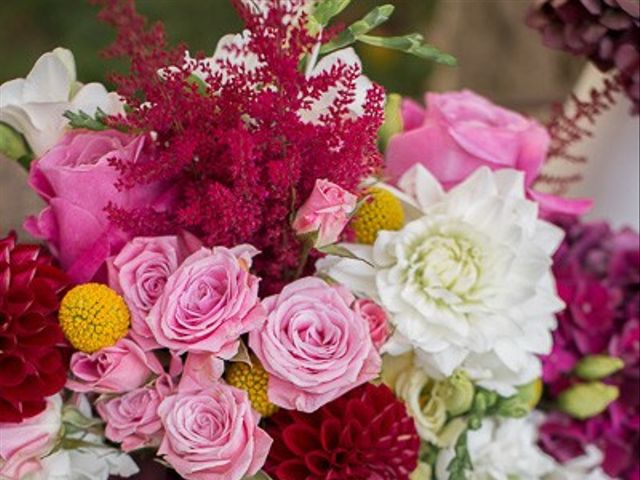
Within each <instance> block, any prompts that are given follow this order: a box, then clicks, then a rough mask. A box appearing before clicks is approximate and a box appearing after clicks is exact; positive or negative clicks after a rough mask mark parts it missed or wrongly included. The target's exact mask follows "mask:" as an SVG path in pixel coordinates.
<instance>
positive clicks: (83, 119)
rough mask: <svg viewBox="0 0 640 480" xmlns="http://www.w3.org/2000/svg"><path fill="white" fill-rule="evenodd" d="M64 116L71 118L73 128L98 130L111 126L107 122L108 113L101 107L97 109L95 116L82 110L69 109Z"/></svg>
mask: <svg viewBox="0 0 640 480" xmlns="http://www.w3.org/2000/svg"><path fill="white" fill-rule="evenodd" d="M63 116H64V117H65V118H68V119H69V126H70V127H71V128H86V129H87V130H96V131H100V130H107V129H108V128H109V127H108V126H107V125H106V123H105V120H106V118H107V114H106V113H104V112H103V111H102V110H101V109H100V108H98V109H97V110H96V114H95V116H93V117H92V116H91V115H89V114H88V113H86V112H84V111H82V110H80V111H79V112H72V111H71V110H67V111H66V112H64V115H63Z"/></svg>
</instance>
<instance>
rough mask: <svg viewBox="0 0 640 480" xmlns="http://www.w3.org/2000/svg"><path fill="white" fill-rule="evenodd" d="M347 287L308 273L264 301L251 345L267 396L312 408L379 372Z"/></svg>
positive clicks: (300, 407) (279, 402) (286, 405)
mask: <svg viewBox="0 0 640 480" xmlns="http://www.w3.org/2000/svg"><path fill="white" fill-rule="evenodd" d="M345 292H346V290H345V289H341V288H335V287H331V286H329V285H328V284H327V283H325V282H324V281H322V280H320V279H319V278H313V277H306V278H302V279H300V280H296V281H295V282H293V283H290V284H289V285H287V286H286V287H284V289H283V290H282V292H281V293H280V294H278V295H273V296H271V297H269V298H267V299H265V300H264V301H263V305H264V306H265V308H266V309H267V314H268V317H267V321H266V323H265V324H264V325H263V326H262V328H260V329H259V330H256V331H254V332H251V334H250V335H249V346H250V347H251V349H252V350H253V352H254V353H255V354H256V355H257V357H258V358H259V359H260V362H261V363H262V364H263V365H264V368H265V369H266V370H267V371H268V372H269V374H270V377H269V387H268V394H269V399H270V400H271V401H272V402H273V403H275V404H276V405H279V406H281V407H283V408H287V409H295V410H300V411H303V412H313V411H315V410H317V409H318V408H320V407H321V406H322V405H324V404H326V403H328V402H330V401H332V400H333V399H335V398H337V397H339V396H340V395H342V394H343V393H345V392H347V391H348V390H351V389H352V388H355V387H357V386H358V385H360V384H362V383H365V382H367V381H369V380H371V379H373V378H375V377H376V375H378V373H379V371H380V362H381V361H380V355H379V354H378V352H377V351H376V349H375V347H374V346H373V343H372V341H371V336H370V334H369V326H368V325H367V322H366V320H365V319H364V318H362V317H361V316H360V315H359V314H357V313H356V312H354V311H353V310H352V309H351V308H350V305H351V303H352V302H353V297H351V296H350V295H349V294H348V293H345Z"/></svg>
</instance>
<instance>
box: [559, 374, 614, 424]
mask: <svg viewBox="0 0 640 480" xmlns="http://www.w3.org/2000/svg"><path fill="white" fill-rule="evenodd" d="M619 394H620V391H619V390H618V388H617V387H614V386H612V385H605V384H604V383H601V382H590V383H578V384H576V385H574V386H572V387H571V388H568V389H567V390H565V391H564V392H562V393H561V394H560V396H559V397H558V407H559V408H560V410H562V411H563V412H565V413H567V414H569V415H571V416H572V417H574V418H577V419H579V420H584V419H587V418H591V417H595V416H596V415H599V414H601V413H602V412H604V411H605V410H606V409H607V407H608V406H609V404H611V402H614V401H615V400H616V399H617V398H618V395H619Z"/></svg>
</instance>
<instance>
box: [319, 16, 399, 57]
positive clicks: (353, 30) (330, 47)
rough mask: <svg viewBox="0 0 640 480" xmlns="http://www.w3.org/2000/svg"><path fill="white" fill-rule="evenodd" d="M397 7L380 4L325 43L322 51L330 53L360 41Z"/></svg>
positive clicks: (387, 18) (383, 21) (384, 20)
mask: <svg viewBox="0 0 640 480" xmlns="http://www.w3.org/2000/svg"><path fill="white" fill-rule="evenodd" d="M394 10H395V7H394V6H393V5H391V4H387V5H380V6H379V7H376V8H374V9H373V10H371V11H370V12H369V13H367V14H366V15H365V16H364V17H362V19H360V20H358V21H357V22H354V23H353V24H351V25H350V26H349V27H347V28H346V29H344V30H343V31H342V32H341V33H340V34H339V35H338V37H337V38H335V39H334V40H332V41H330V42H328V43H326V44H324V45H323V46H322V48H321V49H320V53H329V52H333V51H334V50H338V49H340V48H344V47H346V46H348V45H351V44H352V43H355V42H356V41H358V39H359V38H360V37H361V36H362V35H365V34H366V33H369V32H370V31H371V30H373V29H375V28H377V27H379V26H380V25H382V24H383V23H385V22H386V21H387V20H389V18H390V17H391V15H392V14H393V11H394Z"/></svg>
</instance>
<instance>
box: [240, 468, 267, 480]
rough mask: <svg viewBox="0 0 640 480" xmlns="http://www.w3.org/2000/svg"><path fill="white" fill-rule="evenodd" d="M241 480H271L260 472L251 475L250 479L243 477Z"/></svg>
mask: <svg viewBox="0 0 640 480" xmlns="http://www.w3.org/2000/svg"><path fill="white" fill-rule="evenodd" d="M243 480H272V479H271V477H270V476H269V475H267V474H266V473H264V472H263V471H262V470H260V471H259V472H258V473H256V474H255V475H253V476H252V477H244V478H243Z"/></svg>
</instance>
